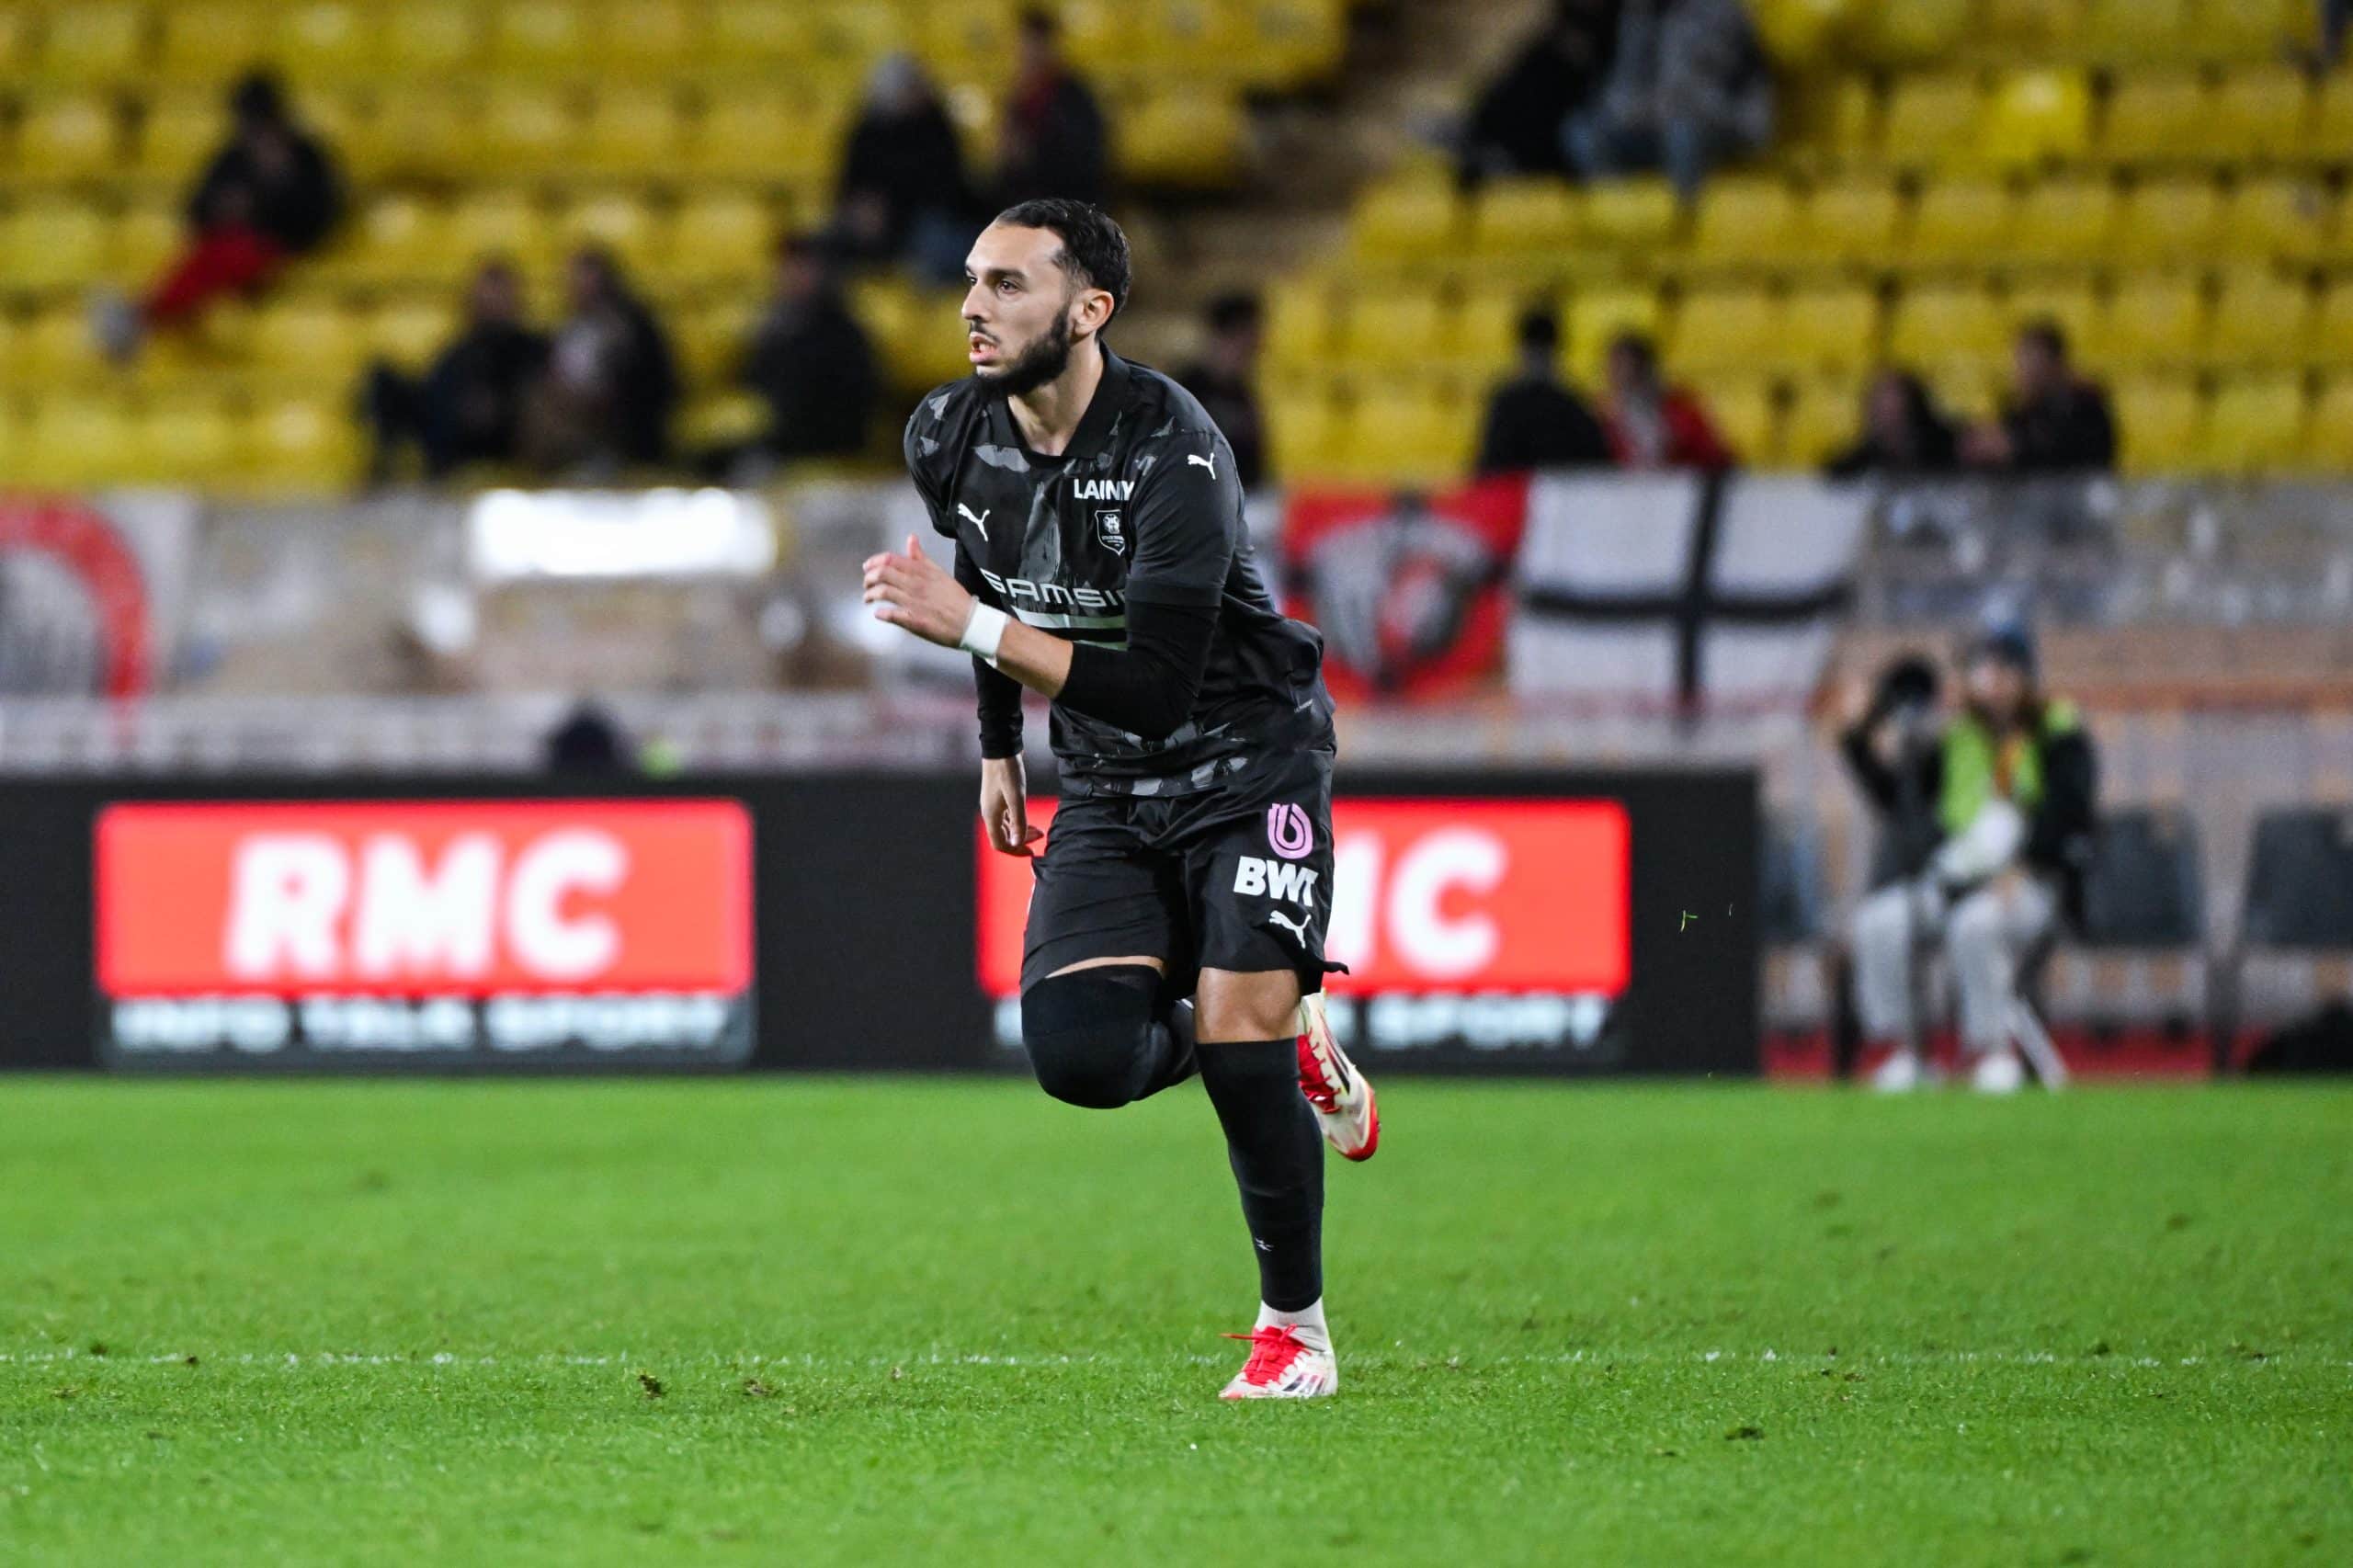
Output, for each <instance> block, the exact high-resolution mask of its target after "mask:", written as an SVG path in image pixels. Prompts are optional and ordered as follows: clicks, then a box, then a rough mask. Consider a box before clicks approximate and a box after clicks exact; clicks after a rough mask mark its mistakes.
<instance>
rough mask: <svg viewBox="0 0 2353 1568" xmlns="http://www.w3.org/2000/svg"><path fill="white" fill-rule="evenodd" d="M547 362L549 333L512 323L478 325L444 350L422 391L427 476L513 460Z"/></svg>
mask: <svg viewBox="0 0 2353 1568" xmlns="http://www.w3.org/2000/svg"><path fill="white" fill-rule="evenodd" d="M547 362H548V339H547V335H546V334H545V333H540V332H534V331H532V330H531V329H530V328H529V327H527V326H517V325H513V324H505V323H501V324H488V325H483V326H476V327H472V328H471V329H469V330H468V331H467V332H465V333H464V334H463V335H460V337H459V338H458V340H457V341H456V342H454V343H452V344H450V345H449V347H447V348H445V349H443V350H442V351H441V357H440V358H438V359H436V360H435V361H434V362H433V368H432V369H429V370H427V371H426V373H425V380H424V382H423V383H422V384H421V385H420V386H419V387H418V388H417V391H416V427H417V436H418V439H419V441H420V443H421V444H422V445H423V446H424V448H425V472H426V474H427V475H428V476H431V477H434V478H438V477H439V476H441V475H443V474H446V473H448V472H449V471H450V470H451V469H454V468H458V467H460V466H461V465H463V464H465V463H470V462H505V461H507V460H511V459H513V458H514V456H515V455H516V451H517V441H518V435H519V432H520V429H521V426H522V418H523V400H524V398H525V397H526V395H527V394H529V392H530V390H531V384H532V383H533V382H534V381H537V380H538V379H539V374H540V369H541V368H542V367H544V366H545V365H546V364H547Z"/></svg>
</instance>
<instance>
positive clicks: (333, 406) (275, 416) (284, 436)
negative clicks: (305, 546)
mask: <svg viewBox="0 0 2353 1568" xmlns="http://www.w3.org/2000/svg"><path fill="white" fill-rule="evenodd" d="M349 407H350V400H349V398H347V397H342V396H333V395H329V396H324V397H321V398H318V399H301V398H288V399H284V400H281V401H278V402H274V403H268V404H267V405H266V406H264V407H262V408H260V409H258V410H256V412H255V414H254V415H253V416H252V417H251V418H250V419H249V420H248V421H247V422H246V425H245V430H244V445H245V449H246V454H247V459H246V460H247V463H248V465H249V466H248V470H247V472H249V474H250V475H251V476H252V477H253V478H255V479H256V480H259V481H260V482H261V483H264V484H266V485H267V486H269V487H270V488H273V489H279V490H288V491H296V492H304V491H307V492H312V493H324V492H328V491H333V490H336V489H340V488H341V487H343V486H345V485H347V484H349V483H352V482H353V481H355V480H357V479H358V477H359V460H360V440H359V432H358V427H357V426H355V425H354V423H353V421H352V418H351V415H350V414H349V413H348V412H347V410H348V409H349Z"/></svg>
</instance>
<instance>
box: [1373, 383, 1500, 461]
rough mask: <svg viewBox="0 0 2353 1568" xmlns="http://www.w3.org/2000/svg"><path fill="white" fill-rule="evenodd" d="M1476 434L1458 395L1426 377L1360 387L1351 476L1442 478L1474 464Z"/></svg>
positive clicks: (1468, 412) (1470, 417)
mask: <svg viewBox="0 0 2353 1568" xmlns="http://www.w3.org/2000/svg"><path fill="white" fill-rule="evenodd" d="M1475 435H1476V432H1475V430H1474V429H1473V420H1472V412H1471V410H1470V409H1469V408H1468V407H1467V406H1466V405H1465V404H1464V403H1463V402H1462V401H1461V399H1460V398H1456V397H1451V396H1449V395H1448V394H1447V392H1445V391H1444V390H1442V389H1440V388H1437V387H1433V386H1431V385H1429V384H1427V383H1426V382H1408V383H1392V382H1382V383H1378V384H1375V385H1373V386H1371V387H1369V388H1366V389H1364V390H1362V391H1360V392H1358V394H1357V399H1356V407H1355V410H1354V412H1353V414H1352V415H1351V417H1350V419H1349V423H1348V431H1347V445H1346V447H1345V448H1344V450H1345V451H1346V453H1347V468H1348V472H1349V473H1350V475H1351V476H1352V477H1355V478H1358V479H1361V480H1369V481H1372V482H1374V483H1390V484H1438V483H1446V482H1448V481H1450V480H1454V479H1457V478H1460V477H1461V474H1462V473H1463V472H1465V471H1466V470H1468V469H1469V468H1470V466H1471V459H1472V443H1473V440H1474V437H1475Z"/></svg>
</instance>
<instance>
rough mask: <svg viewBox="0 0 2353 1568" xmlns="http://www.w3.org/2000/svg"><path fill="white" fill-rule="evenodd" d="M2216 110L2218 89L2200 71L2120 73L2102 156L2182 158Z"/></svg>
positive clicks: (2104, 123) (2105, 120)
mask: <svg viewBox="0 0 2353 1568" xmlns="http://www.w3.org/2000/svg"><path fill="white" fill-rule="evenodd" d="M2213 112H2214V103H2213V93H2212V90H2211V88H2209V87H2208V86H2207V85H2206V82H2205V80H2204V78H2202V77H2200V76H2199V75H2197V74H2195V73H2192V72H2188V71H2164V72H2158V71H2151V72H2140V73H2133V74H2127V75H2123V76H2120V77H2119V78H2118V79H2117V82H2116V85H2114V86H2113V87H2112V88H2110V89H2109V96H2108V112H2107V113H2106V114H2105V115H2104V116H2103V117H2102V119H2101V120H2100V133H2099V152H2100V155H2101V156H2102V157H2104V158H2109V159H2112V160H2114V161H2116V162H2118V163H2126V164H2130V163H2168V162H2174V161H2177V160H2179V159H2181V158H2183V157H2185V156H2186V155H2187V154H2188V153H2190V151H2191V150H2192V149H2194V148H2196V147H2197V146H2198V145H2199V144H2200V141H2201V139H2202V138H2203V136H2204V135H2205V133H2206V129H2207V127H2208V125H2209V124H2210V123H2211V119H2212V116H2213Z"/></svg>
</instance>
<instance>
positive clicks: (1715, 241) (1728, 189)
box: [1689, 175, 1800, 269]
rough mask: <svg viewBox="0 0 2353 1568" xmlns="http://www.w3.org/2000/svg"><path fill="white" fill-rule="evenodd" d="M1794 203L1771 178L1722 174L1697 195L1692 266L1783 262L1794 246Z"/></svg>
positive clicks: (1787, 189) (1796, 226)
mask: <svg viewBox="0 0 2353 1568" xmlns="http://www.w3.org/2000/svg"><path fill="white" fill-rule="evenodd" d="M1799 224H1800V213H1799V207H1798V200H1797V198H1796V197H1795V196H1794V195H1792V194H1791V193H1790V187H1788V186H1787V185H1785V184H1784V183H1782V182H1781V181H1780V180H1779V178H1776V177H1774V176H1769V175H1726V176H1722V177H1720V178H1717V179H1713V180H1711V181H1709V182H1708V185H1707V187H1706V188H1705V189H1703V190H1702V191H1700V193H1699V205H1698V210H1697V212H1696V214H1695V216H1694V218H1693V222H1692V226H1691V240H1690V251H1689V259H1690V261H1691V263H1692V264H1693V265H1694V266H1698V267H1711V268H1718V269H1724V268H1741V269H1749V268H1755V267H1759V266H1766V265H1770V264H1771V263H1773V262H1775V261H1778V260H1780V259H1783V258H1785V257H1786V256H1788V255H1789V254H1790V252H1791V251H1792V250H1794V249H1795V248H1796V247H1797V244H1798V238H1799Z"/></svg>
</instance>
